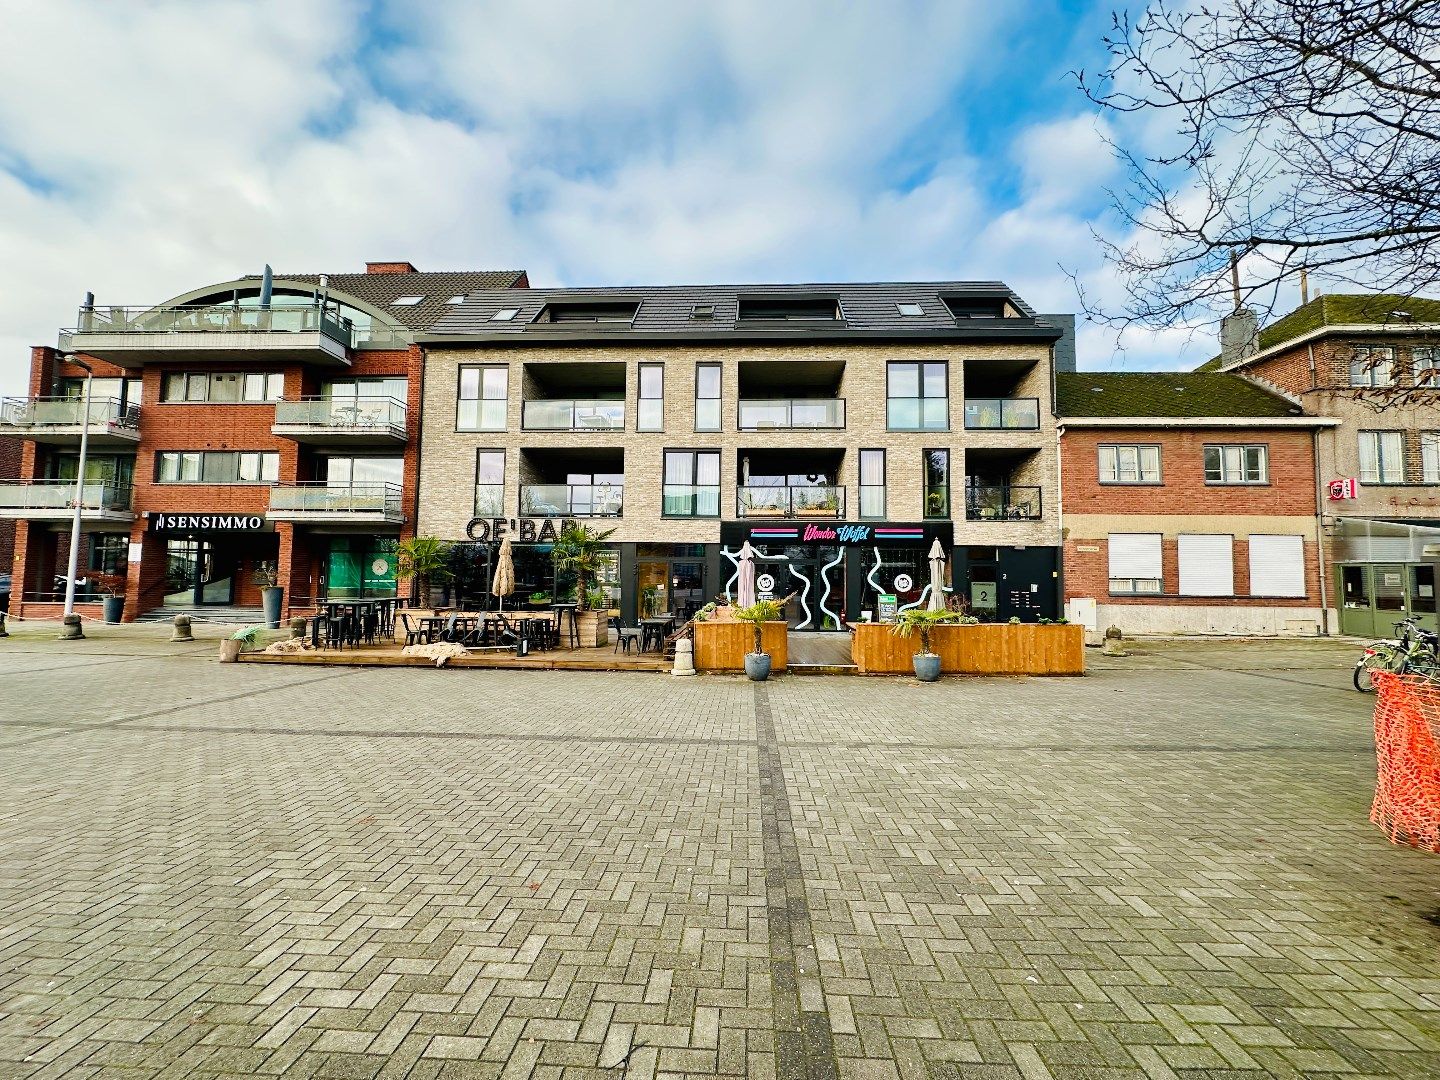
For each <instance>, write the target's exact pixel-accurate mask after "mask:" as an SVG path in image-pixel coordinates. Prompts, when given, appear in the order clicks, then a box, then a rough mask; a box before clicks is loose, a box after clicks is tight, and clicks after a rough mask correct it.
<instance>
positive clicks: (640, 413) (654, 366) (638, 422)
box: [635, 360, 665, 435]
mask: <svg viewBox="0 0 1440 1080" xmlns="http://www.w3.org/2000/svg"><path fill="white" fill-rule="evenodd" d="M647 371H653V372H658V374H659V377H660V395H659V396H658V397H646V396H645V373H646V372H647ZM646 402H658V403H659V422H658V424H656V422H655V419H654V418H653V417H652V418H651V420H650V421H649V422H648V423H647V421H646V419H645V412H646V409H645V403H646ZM651 424H655V426H650V425H651ZM635 430H636V431H643V432H646V433H647V434H651V435H653V434H657V433H663V432H664V430H665V364H664V363H663V362H661V361H654V360H647V361H645V362H643V363H640V364H636V365H635Z"/></svg>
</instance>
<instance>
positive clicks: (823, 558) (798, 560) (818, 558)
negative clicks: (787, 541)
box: [756, 545, 845, 630]
mask: <svg viewBox="0 0 1440 1080" xmlns="http://www.w3.org/2000/svg"><path fill="white" fill-rule="evenodd" d="M785 557H786V560H787V561H785V562H773V563H771V562H762V563H759V564H757V566H756V574H757V576H759V575H765V574H768V575H770V576H771V577H773V578H774V579H775V588H774V590H773V592H774V596H775V599H777V600H779V599H781V598H783V597H785V596H788V595H789V594H791V593H794V594H795V599H793V600H791V601H790V603H788V604H786V605H785V621H786V623H787V624H788V625H789V627H790V629H791V630H844V629H845V557H844V555H843V553H842V549H841V548H839V547H825V546H821V547H806V546H801V545H794V546H791V547H787V548H786V549H785ZM756 595H763V591H762V590H759V589H757V590H756Z"/></svg>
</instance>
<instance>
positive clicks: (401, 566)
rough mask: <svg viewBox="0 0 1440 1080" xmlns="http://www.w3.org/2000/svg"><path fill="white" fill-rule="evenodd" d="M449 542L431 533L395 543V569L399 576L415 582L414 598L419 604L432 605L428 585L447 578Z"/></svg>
mask: <svg viewBox="0 0 1440 1080" xmlns="http://www.w3.org/2000/svg"><path fill="white" fill-rule="evenodd" d="M449 556H450V544H449V543H447V542H446V541H444V540H441V539H438V538H437V537H434V536H412V537H411V538H410V539H409V540H401V541H400V543H399V544H397V545H396V546H395V569H396V571H397V572H398V573H399V574H400V576H401V577H407V578H409V579H410V580H412V581H414V582H415V584H416V586H417V588H418V596H417V601H418V603H419V604H420V605H421V606H422V607H433V606H434V605H433V604H432V603H431V599H432V597H431V595H430V587H431V585H432V583H434V582H436V581H445V580H446V579H447V578H449V577H450V573H451V571H450V557H449Z"/></svg>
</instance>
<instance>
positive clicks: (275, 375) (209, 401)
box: [159, 370, 285, 405]
mask: <svg viewBox="0 0 1440 1080" xmlns="http://www.w3.org/2000/svg"><path fill="white" fill-rule="evenodd" d="M222 376H233V377H235V378H237V379H239V384H240V390H239V393H240V396H239V397H237V398H234V399H218V398H216V397H214V396H213V394H212V392H211V391H212V388H213V386H214V380H215V379H216V378H217V377H222ZM176 377H178V378H180V379H181V380H183V381H182V384H181V390H182V396H180V397H178V398H177V397H170V396H169V393H168V386H169V384H170V380H171V379H173V378H176ZM252 379H259V380H260V391H261V393H262V394H263V395H264V396H263V397H258V398H256V397H249V396H247V391H248V389H249V387H250V383H251V380H252ZM192 384H193V385H195V386H196V387H203V389H204V394H203V396H201V397H191V396H190V395H191V389H190V388H191V386H192ZM284 396H285V372H283V371H188V370H181V371H167V372H165V373H164V374H163V375H161V377H160V402H159V403H160V404H161V405H273V404H275V402H277V401H281V400H283V399H284Z"/></svg>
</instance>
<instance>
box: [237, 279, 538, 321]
mask: <svg viewBox="0 0 1440 1080" xmlns="http://www.w3.org/2000/svg"><path fill="white" fill-rule="evenodd" d="M251 276H252V277H258V276H259V275H251ZM275 277H276V279H277V280H278V279H281V278H284V279H288V280H290V281H303V282H305V283H306V284H309V285H318V284H320V275H319V274H276V275H275ZM326 277H327V278H328V279H329V282H330V288H331V289H334V290H336V291H338V292H344V293H349V294H350V295H351V296H353V297H355V298H356V299H357V300H363V301H365V302H366V303H367V304H373V305H375V306H376V307H379V308H383V309H384V310H385V311H387V312H389V313H390V315H391V316H392V317H393V318H394V319H395V321H396V322H398V323H400V324H401V325H402V326H406V327H408V328H409V329H411V330H424V329H426V328H428V327H429V326H430V325H431V324H432V323H434V322H435V321H436V320H438V319H440V318H442V317H443V316H445V315H446V314H448V313H450V312H453V311H455V310H456V305H452V304H451V303H450V298H451V297H452V296H461V295H467V296H468V295H469V294H470V293H473V292H477V291H481V290H499V291H501V292H503V291H504V290H507V289H513V288H516V287H520V288H523V287H524V285H525V271H524V270H443V271H438V272H435V273H424V272H419V271H417V272H416V273H413V274H327V275H326ZM402 296H423V297H424V298H425V299H424V300H422V301H421V302H420V303H418V304H415V305H413V306H412V305H401V306H399V307H396V306H394V302H395V301H396V300H397V299H399V298H400V297H402Z"/></svg>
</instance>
